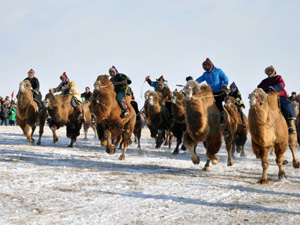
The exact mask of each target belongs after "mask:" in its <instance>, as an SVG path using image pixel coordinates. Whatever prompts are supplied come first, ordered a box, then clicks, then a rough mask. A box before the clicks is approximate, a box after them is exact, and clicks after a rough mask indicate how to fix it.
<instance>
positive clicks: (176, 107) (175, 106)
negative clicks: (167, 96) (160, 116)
mask: <svg viewBox="0 0 300 225" xmlns="http://www.w3.org/2000/svg"><path fill="white" fill-rule="evenodd" d="M183 100H184V95H183V94H181V93H180V92H178V91H177V90H175V91H174V92H173V96H172V114H173V123H172V125H171V132H172V133H173V135H174V136H175V137H176V139H177V144H176V148H175V149H174V151H173V154H178V153H179V146H180V144H181V143H182V137H183V133H184V131H185V130H186V124H185V116H184V113H185V112H184V105H183ZM181 149H182V150H185V147H184V145H182V146H181Z"/></svg>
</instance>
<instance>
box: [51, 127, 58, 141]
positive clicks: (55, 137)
mask: <svg viewBox="0 0 300 225" xmlns="http://www.w3.org/2000/svg"><path fill="white" fill-rule="evenodd" d="M56 130H57V127H56V126H55V125H53V126H52V127H51V131H52V134H53V143H54V144H56V143H57V142H58V137H57V134H56Z"/></svg>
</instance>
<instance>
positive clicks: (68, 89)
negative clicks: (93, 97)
mask: <svg viewBox="0 0 300 225" xmlns="http://www.w3.org/2000/svg"><path fill="white" fill-rule="evenodd" d="M59 78H60V80H61V83H60V84H59V85H58V86H57V88H50V89H49V92H50V93H52V94H53V93H55V92H59V91H61V94H62V95H72V100H71V105H72V106H73V107H74V108H75V109H76V117H79V116H80V115H81V106H80V105H81V101H80V93H79V92H78V91H77V90H76V84H75V82H74V81H72V80H70V79H69V78H68V76H67V74H66V72H64V73H63V74H62V75H61V76H60V77H59Z"/></svg>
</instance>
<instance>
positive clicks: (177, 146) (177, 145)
mask: <svg viewBox="0 0 300 225" xmlns="http://www.w3.org/2000/svg"><path fill="white" fill-rule="evenodd" d="M181 143H182V140H181V139H177V144H176V148H175V149H174V151H173V153H172V154H173V155H177V154H178V153H179V145H180V144H181Z"/></svg>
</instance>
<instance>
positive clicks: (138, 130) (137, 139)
mask: <svg viewBox="0 0 300 225" xmlns="http://www.w3.org/2000/svg"><path fill="white" fill-rule="evenodd" d="M133 134H134V143H135V144H137V147H138V148H139V149H140V148H141V136H142V118H141V117H140V118H139V119H136V122H135V125H134V131H133Z"/></svg>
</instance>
